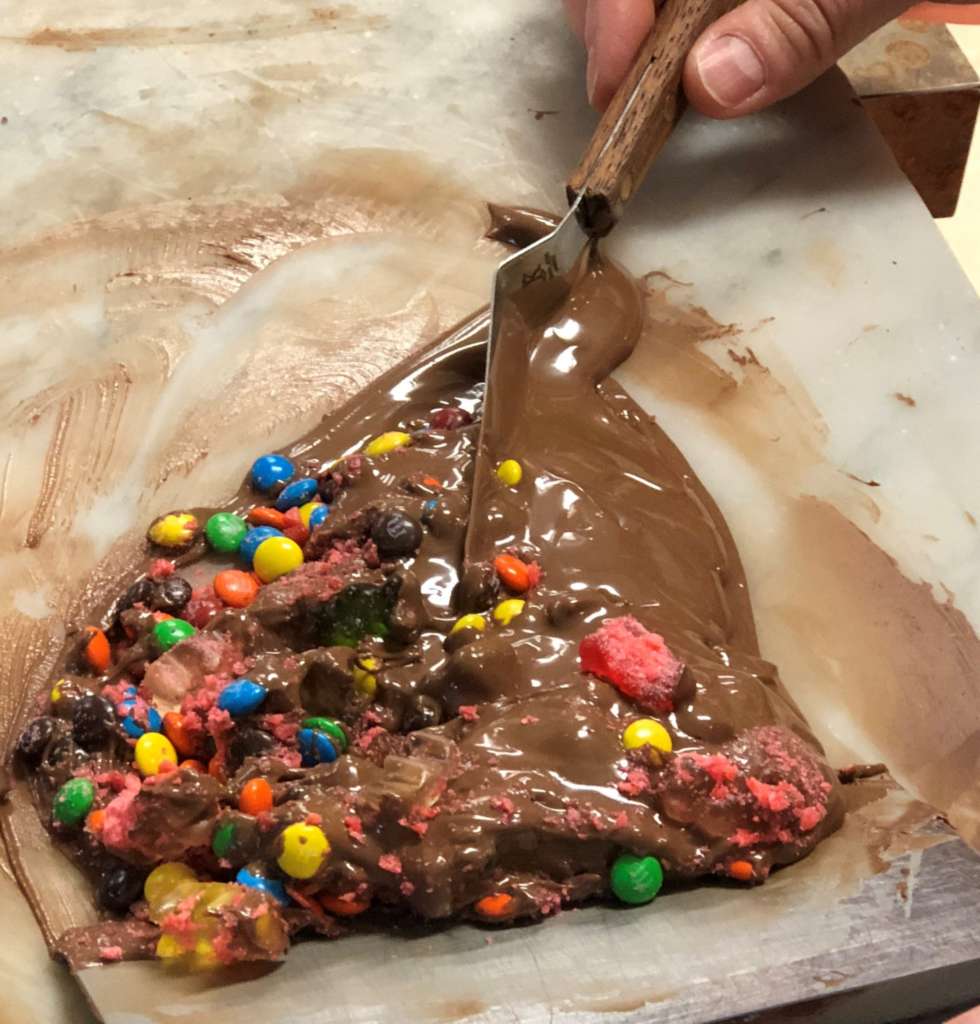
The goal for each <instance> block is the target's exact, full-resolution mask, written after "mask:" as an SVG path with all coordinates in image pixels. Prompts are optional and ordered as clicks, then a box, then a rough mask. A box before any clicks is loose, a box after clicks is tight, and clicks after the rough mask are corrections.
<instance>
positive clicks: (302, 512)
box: [299, 501, 323, 530]
mask: <svg viewBox="0 0 980 1024" xmlns="http://www.w3.org/2000/svg"><path fill="white" fill-rule="evenodd" d="M322 504H323V502H322V501H308V502H307V503H306V504H305V505H300V507H299V519H300V522H301V523H302V524H303V525H304V526H305V527H306V528H307V530H308V529H309V528H310V516H311V515H312V514H313V510H314V509H315V508H320V506H321V505H322Z"/></svg>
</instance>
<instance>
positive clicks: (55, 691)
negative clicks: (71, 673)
mask: <svg viewBox="0 0 980 1024" xmlns="http://www.w3.org/2000/svg"><path fill="white" fill-rule="evenodd" d="M63 682H64V679H59V680H58V681H57V682H56V683H55V684H54V686H52V687H51V703H52V704H57V703H58V701H59V700H61V698H62V693H61V684H62V683H63Z"/></svg>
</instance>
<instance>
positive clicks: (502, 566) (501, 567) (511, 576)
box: [493, 555, 531, 594]
mask: <svg viewBox="0 0 980 1024" xmlns="http://www.w3.org/2000/svg"><path fill="white" fill-rule="evenodd" d="M493 567H494V569H496V570H497V575H498V576H499V577H500V581H501V583H503V584H504V586H506V587H509V588H510V589H511V590H513V591H514V592H515V593H517V594H523V593H524V592H525V591H526V590H527V589H528V588H529V587H530V586H531V577H530V576H529V575H528V572H527V566H526V565H525V564H524V563H523V562H522V561H521V560H520V559H519V558H515V557H514V556H513V555H498V556H497V557H496V558H495V559H494V560H493Z"/></svg>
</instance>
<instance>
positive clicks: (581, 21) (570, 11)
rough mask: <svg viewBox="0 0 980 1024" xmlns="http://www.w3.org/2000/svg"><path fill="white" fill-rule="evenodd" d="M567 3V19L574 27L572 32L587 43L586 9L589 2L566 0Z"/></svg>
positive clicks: (586, 0) (585, 0)
mask: <svg viewBox="0 0 980 1024" xmlns="http://www.w3.org/2000/svg"><path fill="white" fill-rule="evenodd" d="M564 3H565V17H566V18H568V24H569V25H571V26H572V31H573V32H574V33H575V34H576V35H577V36H578V37H579V39H581V40H582V41H583V42H584V41H585V8H586V7H587V6H588V4H589V0H564Z"/></svg>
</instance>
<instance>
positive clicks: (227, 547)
mask: <svg viewBox="0 0 980 1024" xmlns="http://www.w3.org/2000/svg"><path fill="white" fill-rule="evenodd" d="M246 533H248V526H247V524H246V523H245V520H244V519H242V518H241V516H236V515H235V514H234V513H233V512H215V514H214V515H213V516H211V518H210V519H209V520H208V521H207V523H205V525H204V535H205V536H206V537H207V539H208V543H209V544H210V545H211V547H213V548H214V550H215V551H223V552H225V553H226V554H228V553H231V552H232V551H237V550H238V545H239V544H241V542H242V540H243V539H244V537H245V534H246Z"/></svg>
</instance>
